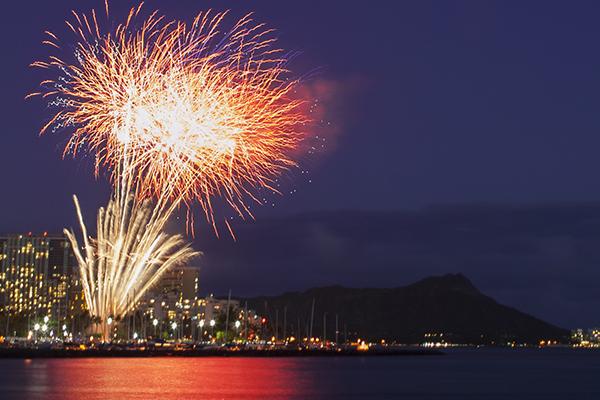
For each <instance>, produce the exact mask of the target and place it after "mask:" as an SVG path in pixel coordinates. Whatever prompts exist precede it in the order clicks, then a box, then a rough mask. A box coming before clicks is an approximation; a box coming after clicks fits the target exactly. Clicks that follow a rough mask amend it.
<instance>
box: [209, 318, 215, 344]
mask: <svg viewBox="0 0 600 400" xmlns="http://www.w3.org/2000/svg"><path fill="white" fill-rule="evenodd" d="M214 333H215V320H214V319H211V320H210V338H211V339H212V337H213V336H214Z"/></svg>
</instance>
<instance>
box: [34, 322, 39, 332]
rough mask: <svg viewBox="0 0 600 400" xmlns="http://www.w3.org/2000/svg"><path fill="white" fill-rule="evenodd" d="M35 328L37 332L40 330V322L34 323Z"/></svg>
mask: <svg viewBox="0 0 600 400" xmlns="http://www.w3.org/2000/svg"><path fill="white" fill-rule="evenodd" d="M33 330H34V331H36V332H37V331H39V330H40V324H37V323H36V324H35V325H33Z"/></svg>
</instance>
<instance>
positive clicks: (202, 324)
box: [198, 319, 204, 328]
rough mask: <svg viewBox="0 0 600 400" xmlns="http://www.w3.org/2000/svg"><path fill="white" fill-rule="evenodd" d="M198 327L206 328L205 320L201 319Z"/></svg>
mask: <svg viewBox="0 0 600 400" xmlns="http://www.w3.org/2000/svg"><path fill="white" fill-rule="evenodd" d="M198 326H199V327H200V328H203V327H204V320H203V319H201V320H200V322H199V323H198Z"/></svg>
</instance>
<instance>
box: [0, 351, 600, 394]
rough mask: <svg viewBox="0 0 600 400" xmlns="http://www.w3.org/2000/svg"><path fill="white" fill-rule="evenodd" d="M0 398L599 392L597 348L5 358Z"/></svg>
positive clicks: (0, 375) (1, 367) (599, 353)
mask: <svg viewBox="0 0 600 400" xmlns="http://www.w3.org/2000/svg"><path fill="white" fill-rule="evenodd" d="M0 399H2V400H13V399H19V400H20V399H48V400H59V399H60V400H79V399H82V400H95V399H103V400H106V399H118V400H132V399H143V400H153V399H160V400H163V399H164V400H169V399H186V400H187V399H205V400H212V399H240V400H243V399H248V400H267V399H273V400H275V399H277V400H292V399H294V400H296V399H317V400H320V399H323V400H325V399H327V400H332V399H344V400H346V399H347V400H351V399H369V400H371V399H373V400H377V399H457V400H465V399H510V400H519V399H540V400H552V399H560V400H569V399H577V400H583V399H594V400H597V399H600V351H594V350H573V349H527V350H526V349H471V350H452V351H448V352H447V354H446V355H444V356H401V357H341V358H271V359H268V358H154V359H152V358H97V359H93V358H87V359H33V360H18V359H2V360H0Z"/></svg>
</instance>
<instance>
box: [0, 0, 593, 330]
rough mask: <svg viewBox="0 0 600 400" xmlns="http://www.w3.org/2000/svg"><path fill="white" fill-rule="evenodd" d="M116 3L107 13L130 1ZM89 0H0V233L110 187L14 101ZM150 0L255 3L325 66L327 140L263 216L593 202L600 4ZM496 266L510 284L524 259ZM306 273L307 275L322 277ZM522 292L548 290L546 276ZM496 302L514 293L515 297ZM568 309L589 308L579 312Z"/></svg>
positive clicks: (585, 269)
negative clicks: (304, 174)
mask: <svg viewBox="0 0 600 400" xmlns="http://www.w3.org/2000/svg"><path fill="white" fill-rule="evenodd" d="M113 3H115V4H113V5H112V13H113V15H118V14H122V13H123V12H124V10H125V9H126V8H127V7H128V6H129V5H131V4H133V2H118V4H117V2H116V1H114V2H113ZM93 7H95V8H98V9H101V8H102V7H103V2H102V1H99V0H98V1H52V2H39V1H18V2H17V1H15V2H11V3H10V4H4V5H3V13H2V17H1V18H2V23H1V24H0V30H1V31H2V37H3V46H4V49H3V57H2V62H1V63H0V70H1V72H2V73H1V75H0V76H1V77H2V80H3V82H2V89H3V95H2V96H1V97H0V102H1V103H2V104H1V108H0V109H1V110H2V121H3V126H2V141H1V142H0V143H1V144H0V171H1V174H2V175H1V176H2V178H1V180H0V188H1V195H0V206H1V208H0V210H2V212H1V213H0V232H6V231H30V230H33V231H43V230H49V231H59V230H60V229H61V228H62V226H63V225H65V224H67V225H69V224H73V222H74V221H73V216H74V215H73V208H72V206H71V203H70V195H71V194H72V193H78V194H79V195H80V197H81V200H82V203H83V205H84V207H85V208H86V209H88V210H89V211H88V212H89V214H90V216H91V215H93V213H94V209H95V208H96V207H98V206H99V205H101V204H103V203H105V202H106V200H107V197H108V193H109V189H108V185H107V184H106V182H105V180H103V179H100V180H99V181H96V180H95V179H94V178H93V176H92V163H91V161H90V160H85V159H83V160H82V159H78V160H70V159H69V160H65V161H62V160H61V151H62V145H63V143H64V141H65V136H64V135H66V133H63V134H60V133H59V134H56V135H54V136H46V137H42V138H40V137H38V136H37V132H38V131H39V128H40V127H41V126H42V124H43V121H44V120H45V118H47V116H48V114H47V113H46V111H45V110H44V104H43V103H42V102H41V101H39V100H35V101H29V102H26V101H24V100H23V97H24V95H25V94H26V93H28V92H29V91H32V90H35V88H36V82H38V81H39V80H41V79H43V78H44V76H43V74H41V73H40V71H35V70H31V69H29V68H28V67H27V65H28V64H29V63H30V62H32V61H34V60H35V59H38V58H41V57H43V55H44V54H45V51H46V50H45V49H44V48H43V47H42V45H41V44H40V42H41V40H42V37H43V31H44V30H46V29H49V30H52V31H54V32H57V33H59V34H61V36H63V37H64V36H65V35H66V34H67V32H66V29H65V27H64V23H63V20H64V19H65V18H66V17H67V16H68V13H69V11H70V10H71V9H73V8H75V9H77V10H82V11H84V10H88V9H90V8H93ZM145 7H146V9H147V10H151V9H154V8H159V9H161V11H162V12H163V13H164V14H166V15H168V16H169V17H174V18H183V19H190V18H191V17H192V16H193V15H194V14H195V13H196V12H198V11H200V10H202V9H206V8H210V7H212V8H213V9H216V10H221V9H226V8H231V9H232V12H233V14H234V15H241V14H244V13H246V12H248V11H255V12H256V18H257V19H259V20H261V21H265V22H267V23H268V24H269V25H271V26H273V27H276V28H278V30H279V37H280V39H281V44H282V45H283V46H284V47H285V48H287V49H290V50H299V51H301V52H302V55H301V56H300V58H299V59H298V61H297V62H296V64H295V66H296V67H297V68H298V69H300V70H299V71H298V73H304V72H308V71H310V70H311V69H312V68H321V71H320V73H319V74H318V76H317V77H316V78H315V82H320V83H326V84H327V87H330V88H333V89H332V91H330V92H329V95H328V96H326V99H324V100H326V101H325V103H326V110H327V119H328V120H330V121H332V123H333V126H334V127H335V131H336V134H335V137H331V138H330V143H334V144H333V145H329V147H328V150H327V151H326V152H325V153H324V154H322V155H320V160H319V163H318V165H317V166H316V167H315V168H312V169H311V177H310V179H311V180H312V183H311V184H308V183H307V182H306V179H304V178H297V179H296V180H295V183H293V184H290V188H296V189H297V190H298V193H297V194H295V195H294V196H284V197H282V198H279V199H277V205H276V207H275V210H273V209H271V207H269V209H266V210H262V211H261V212H259V214H260V216H261V218H262V217H263V215H264V216H265V217H266V216H267V215H269V214H270V215H277V216H285V215H293V214H297V213H306V212H311V211H323V210H327V211H339V210H357V209H360V210H371V211H382V210H405V209H419V208H422V207H425V206H427V205H430V204H448V203H452V204H475V203H496V204H517V205H519V204H528V205H529V206H532V207H535V206H536V205H540V206H541V205H545V204H552V203H562V202H569V204H577V203H578V202H593V201H597V200H600V184H599V182H598V179H597V175H598V173H597V172H598V171H599V170H600V158H599V157H598V156H597V152H598V149H599V148H600V135H599V132H600V113H599V112H598V111H599V110H600V52H599V51H598V43H600V24H598V16H599V15H600V3H598V2H594V1H578V2H566V1H563V2H556V1H537V2H536V1H528V2H501V1H498V2H493V1H486V2H481V1H453V2H442V1H438V2H429V1H411V2H408V1H403V2H389V1H371V2H358V1H357V2H346V1H315V2H311V1H302V2H283V1H257V2H252V3H250V2H243V3H242V2H234V1H197V0H195V1H159V0H150V1H148V2H146V5H145ZM573 207H575V209H577V207H576V206H573ZM548 217H549V218H551V214H550V215H548ZM202 230H203V229H202V228H200V231H201V232H202ZM518 234H519V232H516V233H515V235H518ZM240 240H243V237H241V238H240ZM232 245H233V244H232ZM432 246H433V245H432ZM199 247H202V243H201V241H200V242H199ZM391 259H392V258H390V260H391ZM588 261H589V260H588ZM569 262H570V261H569ZM572 262H573V268H575V271H576V272H577V273H581V274H584V275H585V274H593V268H595V266H593V265H592V264H590V263H589V262H579V264H578V262H577V260H575V259H573V260H572ZM578 265H581V270H577V267H578ZM254 267H255V268H259V270H258V271H260V266H254ZM307 268H310V266H308V267H307ZM481 268H483V269H485V268H488V267H487V266H485V265H482V266H481ZM489 268H492V267H489ZM494 268H498V267H497V266H495V267H494ZM504 268H506V269H507V272H506V274H507V275H508V277H507V279H508V281H509V282H510V278H511V277H512V279H514V280H515V281H516V280H518V279H519V273H520V272H521V270H522V269H523V268H527V266H526V263H525V264H523V265H521V264H519V266H518V267H514V268H511V266H510V263H508V265H507V266H506V267H504ZM459 269H460V268H459V266H456V268H454V266H453V268H452V271H448V272H459V271H458V270H459ZM422 271H423V272H422V274H423V276H425V275H427V274H428V273H429V272H437V271H438V270H437V269H435V271H434V270H430V269H427V268H425V267H424V268H423V270H422ZM386 273H387V274H389V279H386V282H389V284H390V285H391V286H393V285H394V282H398V283H399V284H400V283H407V282H405V279H403V268H402V266H401V265H394V267H393V268H391V267H390V269H388V270H387V272H386ZM314 276H315V279H312V280H310V282H307V283H310V284H319V283H320V282H321V281H320V280H319V279H318V277H319V272H318V271H314ZM322 282H323V283H325V281H324V280H323V281H322ZM326 283H330V282H329V281H327V282H326ZM345 283H347V284H349V285H355V286H360V285H362V284H363V281H361V279H360V277H357V278H356V279H355V280H351V281H348V282H345ZM375 283H381V282H375ZM476 283H477V282H476ZM482 283H483V287H482V289H483V290H484V291H485V290H486V287H485V285H486V283H485V282H482ZM519 285H522V282H521V283H519ZM488 286H489V285H488ZM507 286H508V284H507ZM574 286H575V285H574ZM489 289H490V290H495V289H494V288H493V287H492V286H489ZM531 290H537V292H536V293H537V294H538V295H539V296H543V295H548V293H547V292H544V290H546V291H547V290H551V289H547V288H546V289H543V288H542V289H540V288H539V287H536V285H532V286H531ZM567 290H573V291H576V290H577V288H576V287H572V288H571V289H569V288H567ZM492 294H493V293H492ZM551 294H552V295H553V296H554V297H556V293H555V292H552V293H551ZM590 295H592V294H591V293H590ZM503 300H504V301H505V302H507V303H509V304H510V296H505V297H503ZM556 301H557V304H558V302H560V296H559V298H558V299H557V300H556ZM574 308H575V307H574ZM530 311H532V312H535V311H536V310H530ZM564 313H565V315H566V313H567V311H564ZM568 313H572V311H568ZM561 320H564V321H566V319H562V317H558V318H557V319H556V321H557V322H560V321H561ZM579 320H580V321H584V322H586V323H592V322H594V321H593V320H591V319H588V318H587V317H586V316H585V315H583V313H582V314H581V316H580V319H579ZM568 322H569V323H571V322H572V320H571V319H569V320H568ZM575 322H576V321H575ZM598 322H599V323H600V321H598Z"/></svg>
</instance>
